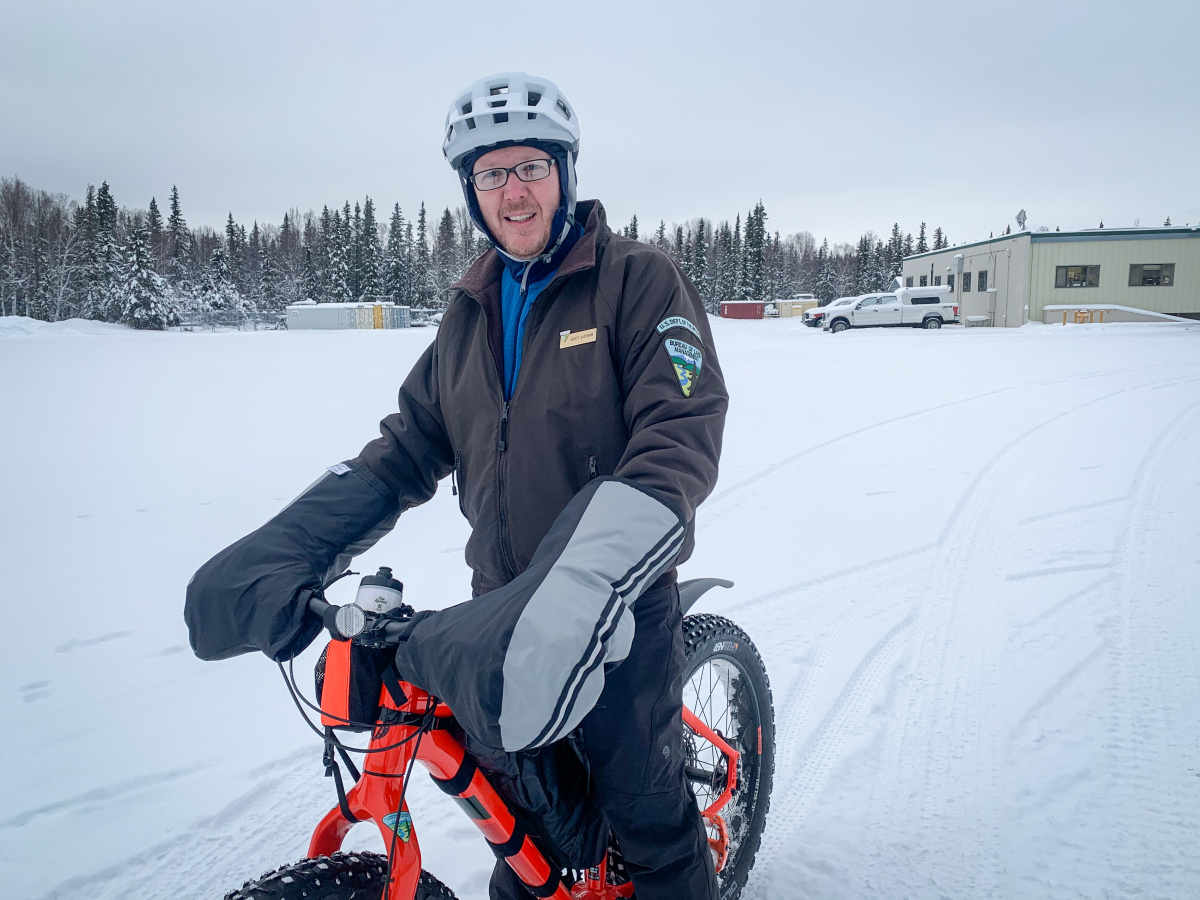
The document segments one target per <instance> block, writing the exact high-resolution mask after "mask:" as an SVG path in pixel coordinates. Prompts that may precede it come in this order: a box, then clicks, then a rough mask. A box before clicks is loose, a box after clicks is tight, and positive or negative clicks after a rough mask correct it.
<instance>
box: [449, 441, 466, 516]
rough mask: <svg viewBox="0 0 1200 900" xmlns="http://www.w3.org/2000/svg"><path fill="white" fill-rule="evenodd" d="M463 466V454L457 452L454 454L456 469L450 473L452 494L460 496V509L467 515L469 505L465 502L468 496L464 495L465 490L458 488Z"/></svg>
mask: <svg viewBox="0 0 1200 900" xmlns="http://www.w3.org/2000/svg"><path fill="white" fill-rule="evenodd" d="M461 468H462V454H461V453H455V454H454V471H453V472H451V473H450V494H451V496H457V497H458V511H459V512H460V513H462V514H463V515H464V516H465V515H466V514H467V507H466V503H465V502H464V501H465V499H466V498H465V496H464V495H463V492H462V491H460V490H459V489H458V480H459V470H460V469H461Z"/></svg>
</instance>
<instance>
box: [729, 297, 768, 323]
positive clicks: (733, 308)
mask: <svg viewBox="0 0 1200 900" xmlns="http://www.w3.org/2000/svg"><path fill="white" fill-rule="evenodd" d="M765 305H766V304H765V303H764V302H763V301H762V300H726V301H724V302H723V303H722V304H721V318H722V319H761V318H762V317H763V308H764V307H765Z"/></svg>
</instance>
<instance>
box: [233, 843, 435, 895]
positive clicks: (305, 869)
mask: <svg viewBox="0 0 1200 900" xmlns="http://www.w3.org/2000/svg"><path fill="white" fill-rule="evenodd" d="M387 869H388V865H387V857H386V856H384V855H383V854H382V853H341V852H339V853H335V854H333V855H332V856H318V857H315V858H312V859H302V860H300V861H299V862H295V863H292V864H291V865H289V866H280V867H279V868H278V869H276V870H275V871H274V872H267V873H266V874H265V875H263V876H262V877H261V878H259V879H258V880H256V881H247V882H246V883H245V884H244V885H242V886H241V887H240V888H238V889H237V890H235V891H230V892H229V893H228V894H226V895H225V900H381V898H382V897H383V879H384V877H385V876H386V875H387ZM416 900H455V898H454V892H453V891H451V890H450V888H448V887H446V886H445V885H444V884H442V883H441V882H440V881H438V880H437V879H436V878H434V877H433V876H432V875H430V874H429V873H428V872H426V871H425V870H424V869H422V870H421V880H420V882H418V884H417V897H416Z"/></svg>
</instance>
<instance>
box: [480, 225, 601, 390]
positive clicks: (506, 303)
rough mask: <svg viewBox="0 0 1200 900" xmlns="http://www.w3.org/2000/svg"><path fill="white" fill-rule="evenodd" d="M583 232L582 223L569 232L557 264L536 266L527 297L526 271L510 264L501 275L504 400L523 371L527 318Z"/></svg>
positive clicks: (556, 258)
mask: <svg viewBox="0 0 1200 900" xmlns="http://www.w3.org/2000/svg"><path fill="white" fill-rule="evenodd" d="M582 235H583V226H582V225H581V224H579V223H578V222H576V223H575V227H574V228H572V229H571V233H570V234H568V235H567V238H566V240H564V241H563V242H562V246H560V247H559V248H558V251H557V252H556V253H555V254H554V259H553V260H552V263H553V266H552V267H549V266H545V265H544V264H542V265H538V264H535V265H534V269H533V271H532V272H531V273H530V275H531V276H534V275H536V276H537V279H538V280H537V281H533V280H530V281H527V282H525V296H524V297H522V296H521V275H522V274H523V273H522V270H517V271H516V273H515V274H514V272H513V270H512V269H511V268H509V267H508V266H505V267H504V271H503V272H502V273H501V275H500V321H501V323H502V325H503V327H504V399H505V400H508V399H509V398H511V397H512V394H513V389H514V388H515V387H516V385H517V374H518V373H519V372H520V371H521V354H522V351H523V349H524V344H525V341H524V336H525V320H526V319H528V318H529V310H531V309H533V304H534V302H535V301H536V300H537V298H538V294H540V293H541V292H542V289H543V288H545V287H546V285H548V284H549V283H550V282H551V281H552V280H553V279H554V276H555V274H557V272H558V267H559V266H560V265H561V264H562V261H563V259H564V258H565V257H566V255H567V253H568V252H569V251H570V249H571V248H572V247H573V246H575V242H576V241H577V240H579V238H580V236H582Z"/></svg>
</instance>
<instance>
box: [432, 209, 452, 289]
mask: <svg viewBox="0 0 1200 900" xmlns="http://www.w3.org/2000/svg"><path fill="white" fill-rule="evenodd" d="M457 255H458V235H457V234H456V232H455V228H454V214H453V213H451V212H450V207H448V206H447V207H446V208H445V209H444V210H443V211H442V217H441V219H439V220H438V227H437V232H436V233H435V234H434V236H433V295H432V297H431V300H432V303H433V306H435V307H437V308H439V309H440V308H442V307H444V306H445V305H446V302H447V299H448V293H447V292H448V290H449V288H450V285H451V284H453V283H454V280H455V279H454V275H455V271H456V269H457V266H456V262H457V259H456V257H457Z"/></svg>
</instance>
